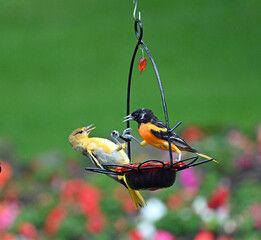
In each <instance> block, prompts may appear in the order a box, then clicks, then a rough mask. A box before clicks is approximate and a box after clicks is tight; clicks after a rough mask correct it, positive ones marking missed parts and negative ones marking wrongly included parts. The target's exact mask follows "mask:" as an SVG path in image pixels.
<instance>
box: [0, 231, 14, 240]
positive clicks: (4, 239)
mask: <svg viewBox="0 0 261 240" xmlns="http://www.w3.org/2000/svg"><path fill="white" fill-rule="evenodd" d="M0 237H1V240H18V237H17V236H16V235H15V234H13V233H8V232H7V233H4V234H3V235H1V236H0Z"/></svg>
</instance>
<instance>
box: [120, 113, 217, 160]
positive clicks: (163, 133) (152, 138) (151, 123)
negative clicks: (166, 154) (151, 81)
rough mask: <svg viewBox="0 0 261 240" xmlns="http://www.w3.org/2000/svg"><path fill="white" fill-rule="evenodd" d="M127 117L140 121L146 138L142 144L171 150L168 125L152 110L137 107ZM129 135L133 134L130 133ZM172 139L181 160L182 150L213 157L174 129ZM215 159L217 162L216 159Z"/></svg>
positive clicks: (142, 133)
mask: <svg viewBox="0 0 261 240" xmlns="http://www.w3.org/2000/svg"><path fill="white" fill-rule="evenodd" d="M125 118H126V119H125V120H124V121H130V120H134V121H136V122H137V123H138V131H139V134H140V136H141V137H142V138H143V139H144V140H143V141H142V142H141V143H140V145H142V146H145V145H147V144H150V145H152V146H154V147H156V148H159V149H161V150H169V143H168V130H167V127H166V125H165V124H164V123H163V122H161V121H160V120H159V119H158V118H157V117H156V116H155V115H154V113H153V112H152V111H151V110H149V109H146V108H141V109H137V110H135V111H134V112H133V113H131V114H130V115H128V116H126V117H125ZM125 132H126V133H128V130H127V129H126V130H125ZM124 137H125V138H128V134H124ZM129 137H132V136H131V135H129ZM170 140H171V150H172V151H174V152H177V153H178V154H179V160H181V151H187V152H191V153H195V154H197V155H199V156H201V157H204V158H207V159H212V158H211V157H209V156H207V155H206V154H204V153H201V152H200V151H198V150H196V149H194V148H192V147H190V146H189V145H188V143H187V142H186V141H185V140H184V139H183V138H182V137H180V136H179V135H178V134H176V133H175V132H174V131H172V132H171V133H170ZM213 161H215V162H217V161H216V160H214V159H213Z"/></svg>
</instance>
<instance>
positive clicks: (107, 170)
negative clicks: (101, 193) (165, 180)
mask: <svg viewBox="0 0 261 240" xmlns="http://www.w3.org/2000/svg"><path fill="white" fill-rule="evenodd" d="M197 159H198V156H193V157H189V158H186V159H183V160H181V161H177V162H175V163H174V164H172V165H169V166H167V165H166V164H165V163H164V162H162V161H161V160H155V159H149V160H147V161H144V162H142V163H140V164H139V165H138V167H136V168H135V167H130V166H126V165H118V164H106V165H103V167H104V169H102V168H89V167H87V168H85V170H88V171H91V172H96V173H103V174H110V175H124V174H127V173H130V172H140V171H147V170H161V169H164V170H167V169H172V170H175V171H177V172H178V171H181V170H184V169H187V168H190V167H195V166H197V165H201V164H203V163H206V162H210V161H212V160H213V159H207V160H203V161H200V162H196V161H197ZM189 160H191V162H190V163H188V164H186V165H185V166H178V164H180V163H183V162H186V161H189ZM149 162H151V163H153V162H154V163H155V162H156V163H160V164H162V166H159V167H150V166H148V167H144V168H141V167H142V165H144V164H146V163H149ZM117 167H123V168H128V170H125V171H115V170H113V169H112V168H114V169H115V168H117Z"/></svg>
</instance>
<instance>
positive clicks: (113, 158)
mask: <svg viewBox="0 0 261 240" xmlns="http://www.w3.org/2000/svg"><path fill="white" fill-rule="evenodd" d="M91 126H92V125H90V126H88V127H82V128H78V129H76V130H74V131H73V132H72V133H71V134H70V136H69V142H70V144H71V146H72V147H73V149H74V150H76V151H79V152H81V153H82V154H83V155H85V156H87V157H88V158H89V159H90V160H91V161H92V163H93V164H94V165H95V166H96V167H97V168H101V169H104V165H125V164H129V163H130V159H129V157H128V156H127V154H126V153H125V152H124V150H123V149H124V148H126V144H120V143H119V142H117V144H115V143H114V142H112V141H110V140H108V139H106V138H98V137H89V134H90V132H91V131H92V130H93V129H95V127H93V128H91ZM113 132H117V131H113ZM112 137H113V135H112ZM113 138H114V139H115V140H116V138H115V137H113ZM106 175H107V176H109V177H111V178H112V179H114V180H115V181H117V182H119V183H121V184H122V185H124V186H125V187H126V188H127V189H128V191H129V193H130V196H131V198H132V200H133V202H134V204H135V206H136V208H137V209H139V208H140V207H144V205H146V203H145V201H144V199H143V197H142V195H141V194H140V192H139V191H137V190H133V189H132V188H131V187H130V186H129V185H128V183H127V181H126V178H125V176H124V175H123V176H121V175H112V174H106Z"/></svg>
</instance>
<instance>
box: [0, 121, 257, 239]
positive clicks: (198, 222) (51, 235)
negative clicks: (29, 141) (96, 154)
mask: <svg viewBox="0 0 261 240" xmlns="http://www.w3.org/2000/svg"><path fill="white" fill-rule="evenodd" d="M182 135H183V137H184V138H185V139H187V140H188V142H189V143H190V144H191V145H192V146H194V147H195V148H197V149H200V150H201V151H202V152H205V153H207V154H209V155H210V156H213V157H215V159H217V160H218V161H219V162H220V164H215V163H208V164H205V165H201V166H199V167H195V168H191V169H187V170H184V171H182V172H180V173H178V175H177V180H176V182H175V184H174V185H173V186H172V187H171V188H168V189H162V190H157V191H142V194H143V196H144V198H145V199H146V201H147V207H145V208H143V209H142V210H141V211H137V210H136V209H135V206H134V204H133V202H132V200H131V198H130V197H129V195H128V192H127V190H126V189H125V188H124V187H123V186H122V185H119V184H117V183H116V182H114V181H113V180H111V179H109V178H108V177H106V176H104V175H99V174H94V173H90V172H86V171H85V170H84V167H85V166H87V165H88V164H89V161H88V159H85V158H83V157H81V156H80V154H79V158H78V159H68V158H66V157H64V156H62V155H61V154H59V153H56V152H51V153H45V154H43V155H41V156H39V157H37V158H35V159H32V160H31V161H30V163H29V164H24V165H22V164H21V162H22V161H18V160H17V157H15V156H14V155H13V154H12V153H13V150H12V149H10V147H9V146H8V144H5V143H3V142H2V143H1V144H0V146H1V147H0V155H1V156H2V157H1V161H0V162H1V167H2V172H1V174H0V188H1V192H0V239H1V240H18V239H19V240H20V239H24V240H26V239H33V240H40V239H61V240H62V239H77V240H85V239H101V240H103V239H129V240H143V239H153V240H191V239H194V240H236V239H243V240H244V239H246V240H258V239H261V238H260V236H261V184H260V180H261V127H259V128H258V130H257V134H256V136H255V137H254V138H252V139H251V138H249V137H248V136H247V135H245V134H244V133H242V132H241V131H239V130H237V129H229V130H222V131H220V130H219V131H218V134H216V135H215V134H213V131H211V136H210V135H209V134H208V132H207V131H204V130H202V129H200V128H199V127H197V126H191V127H188V128H186V129H185V130H184V131H183V133H182ZM137 149H138V148H136V149H135V151H134V150H133V151H134V152H135V153H136V155H135V157H134V158H135V160H136V161H143V160H146V159H148V158H149V157H148V155H146V153H144V152H143V153H140V154H137V152H138V151H137ZM144 149H146V148H143V149H141V150H142V151H146V150H144ZM72 151H73V150H72ZM135 153H134V154H135ZM134 154H133V155H134ZM155 154H158V158H161V159H164V160H166V159H167V158H168V155H167V154H168V153H167V152H166V153H165V152H162V151H157V150H155ZM186 156H190V155H185V154H183V158H184V157H186Z"/></svg>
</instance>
